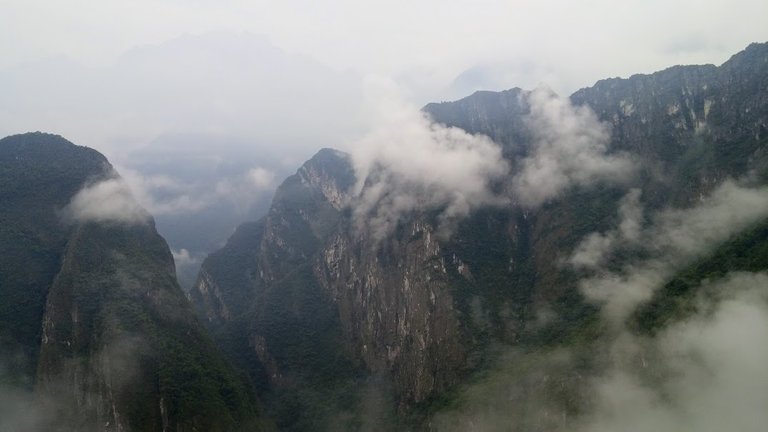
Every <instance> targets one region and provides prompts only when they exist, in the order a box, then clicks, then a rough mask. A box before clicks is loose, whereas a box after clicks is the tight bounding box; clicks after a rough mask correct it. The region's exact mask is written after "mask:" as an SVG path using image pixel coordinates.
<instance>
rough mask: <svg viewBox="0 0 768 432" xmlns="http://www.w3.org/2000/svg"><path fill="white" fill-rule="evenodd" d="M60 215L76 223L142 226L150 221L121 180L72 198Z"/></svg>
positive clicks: (87, 188) (91, 187) (92, 187)
mask: <svg viewBox="0 0 768 432" xmlns="http://www.w3.org/2000/svg"><path fill="white" fill-rule="evenodd" d="M63 214H64V217H65V218H66V219H68V220H71V221H75V222H118V223H126V224H141V223H146V222H148V221H149V220H150V215H149V213H147V211H146V210H144V209H143V208H142V207H141V205H139V203H138V202H137V201H136V200H135V199H134V197H133V194H132V193H131V190H130V188H129V187H128V185H127V184H126V182H125V181H124V180H123V179H122V178H120V177H113V178H110V179H107V180H103V181H100V182H98V183H94V184H91V185H88V186H85V187H84V188H83V189H81V190H80V191H79V192H78V193H77V194H75V196H74V197H72V200H71V201H70V203H69V204H68V205H67V206H66V207H65V208H64V210H63Z"/></svg>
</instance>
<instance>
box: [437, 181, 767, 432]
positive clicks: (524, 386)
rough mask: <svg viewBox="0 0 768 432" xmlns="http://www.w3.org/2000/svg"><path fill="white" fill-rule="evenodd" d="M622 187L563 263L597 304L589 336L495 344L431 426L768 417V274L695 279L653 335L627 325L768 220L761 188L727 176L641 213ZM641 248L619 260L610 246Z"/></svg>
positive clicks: (633, 431) (700, 425)
mask: <svg viewBox="0 0 768 432" xmlns="http://www.w3.org/2000/svg"><path fill="white" fill-rule="evenodd" d="M641 197H642V192H641V191H640V190H637V189H633V190H630V191H629V192H628V193H627V195H625V197H624V198H623V199H622V200H621V202H620V203H619V208H618V216H619V218H618V222H617V225H616V227H615V228H613V229H610V230H608V231H606V232H602V233H593V234H591V235H588V236H586V237H585V238H584V240H583V241H582V243H581V244H580V245H578V246H577V247H576V248H575V250H574V252H573V253H572V255H571V256H570V260H569V261H568V264H570V265H572V266H574V267H575V268H577V269H578V270H580V271H582V272H586V274H587V276H586V277H584V278H583V279H581V280H580V281H579V283H578V285H579V287H580V288H581V290H582V292H583V293H584V294H585V295H586V297H587V299H588V300H591V301H593V302H595V303H597V304H599V305H600V306H601V309H600V314H601V316H602V320H601V321H602V322H603V323H604V324H605V326H604V327H603V331H602V332H601V335H600V337H599V338H597V339H596V340H593V341H591V342H579V343H571V344H566V345H563V346H558V347H556V348H551V347H550V348H545V349H541V350H538V351H535V352H523V351H522V350H519V349H515V348H511V347H501V348H500V350H501V352H502V354H501V355H500V356H499V360H498V361H497V363H496V365H495V366H494V368H493V369H492V370H491V371H489V372H487V373H486V374H485V375H484V377H483V378H481V379H479V380H478V381H477V382H475V383H473V384H472V385H470V386H468V387H467V388H465V389H464V390H463V392H462V396H461V397H460V399H459V400H460V401H461V403H459V404H458V405H457V406H456V407H454V408H452V409H449V410H445V411H443V412H440V413H438V414H437V415H436V416H435V417H434V419H433V421H432V424H433V425H434V426H435V428H434V430H437V431H459V430H472V431H483V432H486V431H502V430H505V431H506V430H515V431H526V430H549V431H578V432H582V431H583V432H608V431H616V430H624V431H630V432H651V431H673V430H674V431H684V432H687V431H690V432H693V431H705V432H709V431H712V432H714V431H718V430H739V431H755V432H757V431H760V430H762V429H764V427H765V424H766V422H768V417H766V412H765V409H764V407H765V406H766V405H768V384H766V383H768V372H766V369H765V367H764V365H765V364H766V362H768V343H767V342H766V341H768V293H766V291H765V287H766V286H768V275H766V274H765V273H746V272H737V273H731V274H729V275H727V276H726V277H724V278H722V279H720V280H717V281H703V282H702V284H703V289H702V292H706V293H714V295H703V294H702V295H700V296H699V297H698V298H696V299H694V300H692V305H693V306H692V307H693V309H692V310H694V311H698V312H695V313H694V314H693V315H692V316H690V317H689V318H686V319H683V320H680V321H676V322H673V323H671V324H668V325H667V326H666V327H665V328H663V329H661V330H660V331H659V332H658V333H657V334H655V335H653V336H651V335H646V334H638V333H636V332H634V331H631V330H630V329H629V328H628V327H627V326H626V324H625V323H626V322H627V319H628V318H629V317H630V314H632V313H633V312H634V311H635V310H637V307H638V306H640V305H641V303H643V302H644V301H647V300H648V299H650V298H651V296H652V295H653V293H654V292H655V291H656V290H658V289H660V288H661V287H662V286H663V285H664V283H665V282H666V281H668V280H669V278H671V277H673V276H674V275H675V274H676V273H677V272H679V271H681V270H683V269H685V268H686V267H687V266H688V265H690V264H691V263H692V262H693V261H694V260H696V259H698V258H701V257H703V256H706V254H707V253H710V252H711V251H712V250H714V249H715V248H716V247H718V245H721V244H722V243H723V242H725V241H727V240H728V239H729V238H731V237H732V236H733V235H735V234H737V233H739V232H742V231H743V230H745V229H748V228H749V227H750V226H753V225H754V224H756V223H758V222H759V221H761V220H765V218H767V217H768V187H749V186H746V185H743V184H739V183H738V182H736V181H733V180H728V181H725V182H724V183H722V184H721V185H720V186H719V187H718V188H716V189H715V190H714V191H713V192H712V193H711V194H710V195H709V196H708V197H706V198H705V199H703V200H702V201H701V202H699V203H698V204H696V205H694V206H692V207H689V208H683V209H667V210H661V211H658V212H656V213H651V214H648V212H644V210H643V207H642V205H641V201H640V199H641ZM622 250H624V251H627V250H629V251H635V252H637V253H636V254H635V256H637V257H639V258H636V259H632V260H630V261H629V262H628V263H626V264H625V265H621V266H619V267H618V268H616V265H615V263H614V264H609V258H610V257H611V256H612V254H615V253H619V252H620V251H622Z"/></svg>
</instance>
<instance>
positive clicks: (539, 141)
mask: <svg viewBox="0 0 768 432" xmlns="http://www.w3.org/2000/svg"><path fill="white" fill-rule="evenodd" d="M527 99H528V102H529V106H530V110H531V112H530V115H529V116H528V117H527V122H528V124H529V127H530V130H531V132H532V133H533V135H534V139H533V143H532V148H531V153H530V155H529V156H527V157H526V158H525V159H524V160H523V161H522V168H521V170H520V172H518V173H516V174H515V178H514V180H513V191H514V193H515V199H516V200H518V201H519V202H520V203H521V204H522V205H524V206H527V207H536V206H539V205H541V204H543V203H545V202H546V201H547V200H549V199H552V198H554V197H556V196H558V195H559V194H561V193H562V192H564V191H566V190H567V189H568V188H570V187H573V186H590V185H593V184H595V183H597V182H599V181H609V182H621V181H625V180H627V179H628V178H629V176H631V175H632V173H633V171H634V166H633V164H632V161H631V160H630V159H629V158H628V156H626V155H621V154H619V155H616V154H609V153H608V144H609V141H610V130H609V128H608V125H606V124H604V123H601V122H600V121H598V119H597V116H596V115H595V114H594V113H593V112H592V110H591V109H589V108H588V107H575V106H573V105H572V104H571V102H570V100H569V99H568V98H564V97H560V96H557V95H556V94H554V93H553V92H552V91H551V90H549V89H547V88H544V87H539V88H537V89H536V90H534V91H532V92H530V93H529V94H528V95H527Z"/></svg>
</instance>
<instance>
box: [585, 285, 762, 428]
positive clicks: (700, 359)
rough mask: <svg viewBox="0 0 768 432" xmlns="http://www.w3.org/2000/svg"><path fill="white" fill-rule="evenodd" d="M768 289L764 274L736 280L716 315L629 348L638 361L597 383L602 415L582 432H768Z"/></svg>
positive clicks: (591, 419) (632, 358) (619, 365)
mask: <svg viewBox="0 0 768 432" xmlns="http://www.w3.org/2000/svg"><path fill="white" fill-rule="evenodd" d="M765 286H768V276H766V275H765V274H762V273H758V274H752V273H739V274H734V275H731V276H729V278H727V279H726V280H724V281H723V282H721V283H719V284H718V288H717V289H718V291H719V292H722V293H728V294H729V297H730V298H728V299H727V300H725V301H723V302H722V304H720V305H718V306H717V307H716V308H715V310H714V312H713V313H712V314H711V315H699V316H696V317H694V318H693V319H690V320H688V321H685V322H681V323H678V324H675V325H673V326H672V327H670V328H668V329H666V330H665V331H664V332H663V333H662V334H660V335H659V337H658V338H657V339H656V340H653V341H650V343H649V341H645V342H641V341H638V340H629V341H625V342H624V345H625V346H623V347H622V348H623V349H624V350H625V351H626V350H627V346H626V345H627V344H632V343H635V346H634V347H630V350H632V351H634V353H635V355H634V356H629V357H628V358H626V359H625V361H621V360H620V361H618V362H617V363H616V364H614V366H613V368H612V369H610V370H609V371H608V373H606V374H605V376H603V377H601V378H598V379H597V380H596V382H595V391H596V393H595V394H596V402H595V407H594V408H595V409H594V410H593V412H592V413H591V414H590V416H589V417H588V421H587V423H586V425H585V426H584V427H583V428H581V430H585V431H590V432H603V431H605V432H608V431H616V430H622V431H627V432H651V431H680V432H688V431H690V432H694V431H695V432H718V431H723V430H733V431H744V432H758V431H763V430H765V425H766V424H768V411H766V410H765V407H766V406H768V369H766V367H765V365H766V364H767V363H768V304H766V293H765V292H764V290H761V288H762V287H765ZM638 357H639V358H640V359H641V361H640V362H638V361H637V360H638ZM638 366H639V367H638ZM646 369H647V370H646Z"/></svg>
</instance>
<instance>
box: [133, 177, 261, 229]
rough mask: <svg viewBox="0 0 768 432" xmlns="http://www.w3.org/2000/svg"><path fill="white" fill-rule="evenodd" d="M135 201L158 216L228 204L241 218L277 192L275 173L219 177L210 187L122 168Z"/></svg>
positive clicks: (186, 180)
mask: <svg viewBox="0 0 768 432" xmlns="http://www.w3.org/2000/svg"><path fill="white" fill-rule="evenodd" d="M119 171H120V172H121V173H122V174H123V177H124V178H125V182H126V183H127V184H129V185H130V187H131V190H133V191H134V192H135V195H136V199H137V200H138V201H139V202H140V203H141V205H142V206H144V207H146V208H147V209H148V210H149V212H150V213H152V214H153V215H155V216H166V215H184V214H191V213H195V212H199V211H201V210H204V209H208V208H211V207H213V206H217V205H222V203H224V202H226V203H228V204H229V205H230V206H233V207H235V211H236V212H237V213H238V215H239V216H240V217H245V214H246V213H247V211H248V210H249V209H250V206H251V205H252V204H253V203H255V202H256V201H258V200H260V199H262V198H264V197H263V195H265V194H270V193H271V192H272V191H273V190H274V188H275V186H276V185H275V173H274V172H273V171H271V170H269V169H266V168H262V167H253V168H250V169H248V170H246V171H245V172H241V173H231V174H229V175H226V176H224V175H222V176H219V178H218V179H214V180H215V181H213V182H211V183H209V182H206V181H194V180H191V179H189V178H184V179H182V178H180V177H176V176H172V175H166V174H143V173H141V172H139V171H137V170H134V169H130V168H127V167H119Z"/></svg>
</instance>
